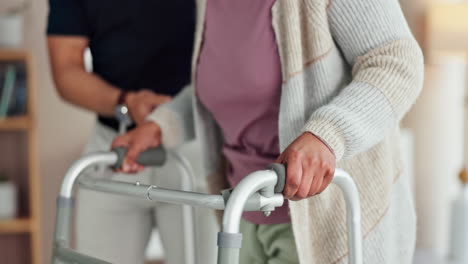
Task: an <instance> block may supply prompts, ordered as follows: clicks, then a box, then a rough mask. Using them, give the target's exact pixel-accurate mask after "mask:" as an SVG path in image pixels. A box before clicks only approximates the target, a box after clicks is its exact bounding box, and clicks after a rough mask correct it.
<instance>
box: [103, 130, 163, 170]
mask: <svg viewBox="0 0 468 264" xmlns="http://www.w3.org/2000/svg"><path fill="white" fill-rule="evenodd" d="M160 144H161V129H160V127H159V126H158V124H156V123H154V122H151V121H146V122H144V123H143V124H141V125H140V126H138V127H137V128H135V129H134V130H132V131H130V132H128V133H126V134H123V135H120V136H118V137H116V138H115V139H114V141H113V142H112V148H116V147H125V148H127V149H128V152H127V155H126V157H125V159H124V161H123V164H122V168H121V169H119V170H117V172H123V173H138V172H140V171H142V170H143V169H144V167H143V166H142V165H141V164H138V163H137V161H136V160H137V157H138V155H139V154H140V153H141V152H143V151H145V150H147V149H148V148H154V147H157V146H159V145H160Z"/></svg>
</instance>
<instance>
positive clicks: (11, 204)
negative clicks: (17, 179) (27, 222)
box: [0, 173, 16, 219]
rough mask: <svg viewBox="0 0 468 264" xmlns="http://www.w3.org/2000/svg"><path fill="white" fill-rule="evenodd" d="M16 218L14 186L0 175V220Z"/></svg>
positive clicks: (2, 174)
mask: <svg viewBox="0 0 468 264" xmlns="http://www.w3.org/2000/svg"><path fill="white" fill-rule="evenodd" d="M15 217H16V186H15V184H14V183H13V182H12V181H11V180H9V179H8V177H7V176H6V175H5V174H4V173H1V174H0V219H12V218H15Z"/></svg>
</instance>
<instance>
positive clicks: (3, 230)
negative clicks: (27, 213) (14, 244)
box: [0, 218, 31, 234]
mask: <svg viewBox="0 0 468 264" xmlns="http://www.w3.org/2000/svg"><path fill="white" fill-rule="evenodd" d="M30 231H31V221H30V220H29V219H27V218H20V219H14V220H0V234H18V233H28V232H30Z"/></svg>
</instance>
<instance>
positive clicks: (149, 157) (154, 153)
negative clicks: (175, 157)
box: [112, 147, 166, 169]
mask: <svg viewBox="0 0 468 264" xmlns="http://www.w3.org/2000/svg"><path fill="white" fill-rule="evenodd" d="M112 151H113V152H114V153H116V154H117V157H118V159H117V162H116V163H115V164H114V165H113V166H112V168H113V169H120V168H121V167H122V163H123V161H124V159H125V155H126V154H127V148H125V147H117V148H114V149H112ZM136 162H137V163H138V164H140V165H143V166H161V165H163V164H164V162H166V150H165V149H164V148H163V147H157V148H149V149H147V150H145V151H143V152H141V153H140V155H138V158H137V160H136Z"/></svg>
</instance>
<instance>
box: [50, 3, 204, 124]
mask: <svg viewBox="0 0 468 264" xmlns="http://www.w3.org/2000/svg"><path fill="white" fill-rule="evenodd" d="M194 25H195V0H50V12H49V20H48V28H47V34H48V35H73V36H85V37H87V38H88V39H89V41H90V42H89V48H90V50H91V54H92V57H93V71H94V73H96V74H97V75H99V76H100V77H102V78H103V79H104V80H106V81H107V82H109V83H111V84H112V85H115V86H116V87H118V88H119V89H122V90H129V91H136V90H141V89H150V90H152V91H154V92H156V93H161V94H167V95H175V94H176V93H178V92H179V91H180V90H181V89H182V88H183V86H185V85H186V84H188V83H189V81H190V71H191V70H190V68H191V57H192V47H193V37H194ZM99 120H100V121H101V122H102V123H104V124H106V125H108V126H111V127H114V128H117V126H118V124H117V121H116V120H115V119H113V118H108V117H107V118H106V117H99Z"/></svg>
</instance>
